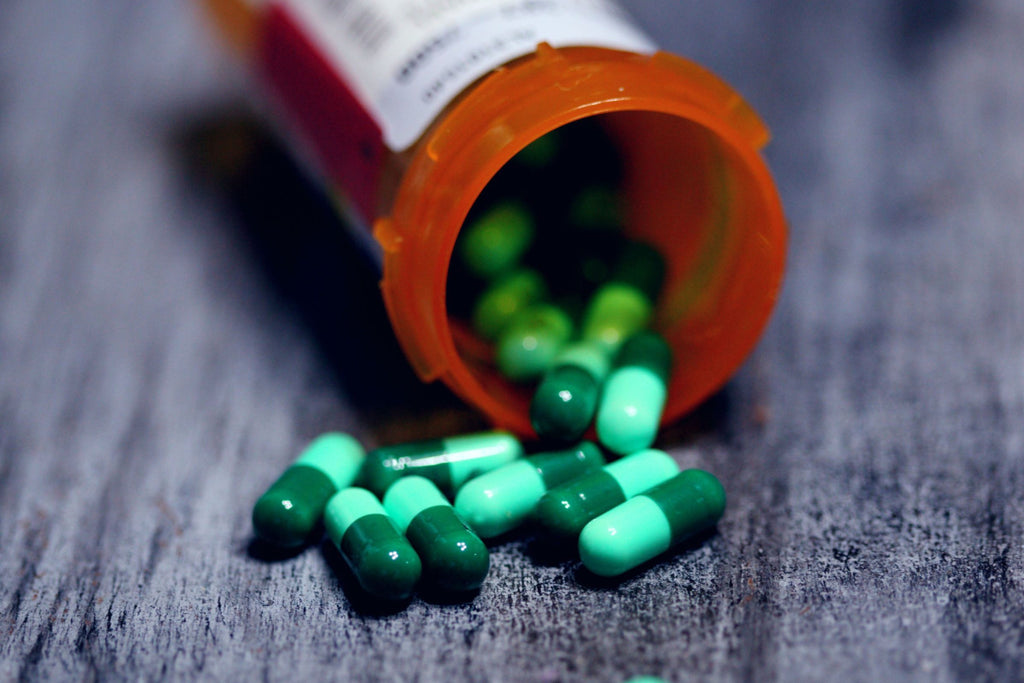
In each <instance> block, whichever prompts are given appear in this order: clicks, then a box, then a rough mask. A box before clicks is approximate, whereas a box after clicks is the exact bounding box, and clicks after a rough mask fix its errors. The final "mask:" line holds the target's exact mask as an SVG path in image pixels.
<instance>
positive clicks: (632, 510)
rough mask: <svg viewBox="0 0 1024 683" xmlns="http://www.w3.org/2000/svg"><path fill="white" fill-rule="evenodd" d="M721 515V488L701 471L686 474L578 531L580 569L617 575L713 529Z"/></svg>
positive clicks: (645, 493) (610, 511)
mask: <svg viewBox="0 0 1024 683" xmlns="http://www.w3.org/2000/svg"><path fill="white" fill-rule="evenodd" d="M723 512H725V489H723V488H722V484H721V483H720V482H719V481H718V479H716V478H715V477H714V476H712V475H711V474H708V473H707V472H704V471H703V470H685V471H684V472H680V473H679V474H678V475H676V476H675V477H673V478H672V479H669V480H668V481H666V482H664V483H662V484H659V485H657V486H655V487H654V488H652V489H650V490H649V491H645V492H643V493H642V494H640V495H638V496H636V497H635V498H632V499H630V500H629V501H627V502H625V503H623V504H621V505H619V506H618V507H615V508H613V509H612V510H609V511H608V512H606V513H604V514H603V515H601V516H600V517H597V518H596V519H594V520H593V521H592V522H590V523H589V524H587V526H586V527H584V528H583V531H582V532H581V533H580V540H579V550H580V558H581V559H582V560H583V564H584V566H585V567H586V568H587V569H589V570H590V571H592V572H594V573H595V574H598V575H600V576H618V575H619V574H622V573H624V572H627V571H629V570H630V569H633V568H634V567H637V566H639V565H641V564H643V563H644V562H646V561H647V560H650V559H652V558H654V557H657V556H658V555H660V554H661V553H663V552H665V551H666V550H668V549H669V548H670V547H672V546H673V545H675V544H677V543H679V542H681V541H684V540H686V539H687V538H689V537H691V536H693V535H694V534H698V533H700V532H702V531H706V530H707V529H710V528H712V527H713V526H715V524H716V523H717V522H718V520H719V519H721V517H722V513H723Z"/></svg>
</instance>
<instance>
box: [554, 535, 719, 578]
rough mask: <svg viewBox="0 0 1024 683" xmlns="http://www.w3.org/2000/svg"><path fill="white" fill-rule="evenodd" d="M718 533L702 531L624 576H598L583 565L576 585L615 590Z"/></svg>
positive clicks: (702, 543)
mask: <svg viewBox="0 0 1024 683" xmlns="http://www.w3.org/2000/svg"><path fill="white" fill-rule="evenodd" d="M717 533H718V529H717V528H714V529H710V530H708V531H702V532H701V533H699V534H696V535H695V536H692V537H690V538H688V539H687V540H685V541H683V542H682V543H680V544H678V545H675V546H673V547H671V548H669V549H668V550H666V551H665V552H663V553H662V554H660V555H658V556H657V557H655V558H653V559H650V560H648V561H647V562H644V563H643V564H641V565H638V566H636V567H634V568H633V569H630V570H629V571H628V572H625V573H624V574H619V575H618V576H598V575H597V574H595V573H594V572H592V571H590V570H589V569H587V568H586V567H585V566H584V565H583V564H582V563H581V564H580V565H579V566H578V567H577V568H576V572H575V576H574V578H575V579H576V583H577V584H579V585H580V586H582V587H584V588H589V589H591V590H614V589H616V588H618V587H619V586H621V585H622V584H624V583H626V582H628V581H631V580H632V579H635V578H637V577H638V576H640V575H641V574H643V573H645V572H647V571H648V570H649V569H651V568H652V567H654V566H656V565H659V564H664V563H666V562H672V561H674V560H675V559H676V558H678V557H681V556H682V555H685V554H687V553H690V552H692V551H694V550H696V549H697V548H700V547H701V546H702V545H704V544H705V543H707V542H708V541H709V540H710V539H712V538H713V537H714V536H715V535H716V534H717Z"/></svg>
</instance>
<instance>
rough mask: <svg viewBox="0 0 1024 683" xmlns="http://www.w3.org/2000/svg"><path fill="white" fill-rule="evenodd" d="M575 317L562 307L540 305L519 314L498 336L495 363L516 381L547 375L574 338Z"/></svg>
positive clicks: (503, 372) (530, 307)
mask: <svg viewBox="0 0 1024 683" xmlns="http://www.w3.org/2000/svg"><path fill="white" fill-rule="evenodd" d="M572 333H573V322H572V318H571V317H570V316H569V314H568V313H566V312H565V311H564V310H562V309H561V308H560V307H558V306H555V305H554V304H550V303H544V302H541V303H536V304H534V305H532V306H529V307H528V308H526V310H524V311H522V312H521V313H520V314H519V315H517V316H516V317H515V318H514V319H513V320H512V321H511V322H510V323H509V324H508V327H506V328H505V329H504V330H503V331H502V332H501V334H500V336H499V337H498V341H497V347H496V349H495V359H494V360H495V363H496V364H497V366H498V369H499V370H501V372H502V374H503V375H505V376H506V377H508V378H509V379H510V380H512V381H514V382H521V381H527V380H532V379H536V378H537V377H540V376H541V375H542V374H544V371H546V370H547V369H548V368H549V367H550V366H551V363H552V362H553V361H554V359H555V357H556V356H557V355H558V352H559V351H561V350H562V347H563V346H565V344H566V342H568V341H569V339H570V338H571V337H572Z"/></svg>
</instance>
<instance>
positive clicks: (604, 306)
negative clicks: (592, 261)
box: [583, 282, 654, 354]
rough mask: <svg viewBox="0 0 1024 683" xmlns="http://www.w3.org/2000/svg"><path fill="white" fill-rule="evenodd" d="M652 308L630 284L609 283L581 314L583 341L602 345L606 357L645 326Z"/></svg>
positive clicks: (645, 298) (599, 290)
mask: <svg viewBox="0 0 1024 683" xmlns="http://www.w3.org/2000/svg"><path fill="white" fill-rule="evenodd" d="M653 312H654V306H653V305H652V304H651V300H650V299H648V298H647V297H646V296H645V295H644V294H643V293H642V292H641V291H640V290H638V289H637V288H636V287H633V286H632V285H627V284H622V283H619V282H609V283H608V284H606V285H604V286H602V287H601V288H600V289H598V290H597V292H595V293H594V296H593V297H592V298H591V299H590V303H589V304H587V309H586V312H585V313H584V314H583V339H585V340H588V341H593V342H596V343H599V344H601V345H603V346H604V348H605V350H606V351H607V352H608V353H609V354H614V353H615V352H616V351H618V349H619V346H621V345H622V343H623V342H624V341H625V340H626V339H628V338H629V337H630V336H632V335H633V334H635V333H637V332H639V331H640V330H642V329H644V328H645V327H647V324H648V323H649V322H650V320H651V314H652V313H653Z"/></svg>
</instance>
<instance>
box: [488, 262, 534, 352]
mask: <svg viewBox="0 0 1024 683" xmlns="http://www.w3.org/2000/svg"><path fill="white" fill-rule="evenodd" d="M546 295H547V287H546V286H545V284H544V279H543V278H542V277H541V276H540V274H538V273H537V271H535V270H533V269H531V268H518V269H516V270H514V271H512V272H511V273H509V274H508V275H505V276H503V277H501V278H499V279H498V280H496V281H495V282H494V283H493V284H492V285H491V286H490V287H488V288H487V289H486V290H484V293H483V294H481V295H480V298H479V299H478V300H477V302H476V305H475V306H474V307H473V329H474V330H476V332H477V334H479V335H480V336H481V337H483V338H484V339H488V340H491V341H493V340H495V339H497V338H498V336H499V335H500V334H501V333H502V332H503V331H504V330H505V328H506V327H508V324H509V321H511V320H513V319H514V318H515V317H516V316H517V315H519V313H521V312H522V311H524V310H526V308H527V307H529V306H530V305H531V304H533V303H536V302H537V301H539V300H541V299H543V298H544V297H545V296H546Z"/></svg>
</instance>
